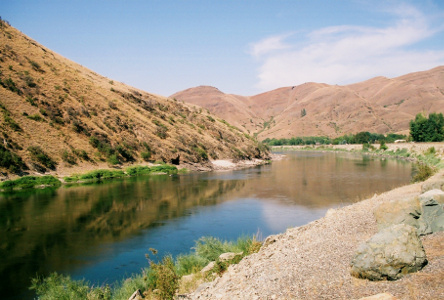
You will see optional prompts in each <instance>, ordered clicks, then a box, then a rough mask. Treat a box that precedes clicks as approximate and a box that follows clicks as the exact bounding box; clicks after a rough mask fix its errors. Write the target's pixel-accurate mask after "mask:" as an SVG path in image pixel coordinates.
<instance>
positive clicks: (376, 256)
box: [351, 224, 427, 280]
mask: <svg viewBox="0 0 444 300" xmlns="http://www.w3.org/2000/svg"><path fill="white" fill-rule="evenodd" d="M426 264H427V259H426V255H425V252H424V248H423V246H422V243H421V240H420V239H419V237H418V234H417V232H416V229H415V228H414V227H412V226H409V225H404V224H398V225H393V226H391V227H389V228H386V229H383V230H382V231H380V232H379V233H377V234H375V235H374V236H373V237H372V238H371V239H370V240H368V241H367V242H366V243H363V244H361V245H360V246H359V248H358V250H357V252H356V254H355V257H354V258H353V260H352V262H351V266H352V268H351V275H353V276H355V277H358V278H366V279H369V280H383V279H388V280H396V279H399V278H401V277H402V276H404V275H405V274H407V273H412V272H416V271H418V270H420V269H422V267H423V266H425V265H426Z"/></svg>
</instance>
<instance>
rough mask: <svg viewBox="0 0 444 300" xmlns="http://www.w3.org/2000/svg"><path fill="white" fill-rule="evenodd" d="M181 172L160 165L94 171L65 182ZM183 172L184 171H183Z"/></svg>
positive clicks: (169, 166)
mask: <svg viewBox="0 0 444 300" xmlns="http://www.w3.org/2000/svg"><path fill="white" fill-rule="evenodd" d="M178 172H179V170H178V169H177V168H176V167H175V166H172V165H159V166H152V167H148V166H132V167H128V168H126V169H125V170H124V171H123V170H108V169H103V170H94V171H91V172H88V173H85V174H76V175H72V176H68V177H64V178H63V180H64V181H65V182H67V183H78V182H95V181H100V180H104V179H113V178H123V177H130V176H140V175H149V174H177V173H178ZM181 172H183V171H181Z"/></svg>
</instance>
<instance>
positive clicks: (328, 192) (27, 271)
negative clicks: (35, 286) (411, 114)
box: [0, 152, 412, 299]
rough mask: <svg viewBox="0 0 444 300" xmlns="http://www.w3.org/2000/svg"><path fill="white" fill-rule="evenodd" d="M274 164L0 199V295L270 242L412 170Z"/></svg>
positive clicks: (355, 163)
mask: <svg viewBox="0 0 444 300" xmlns="http://www.w3.org/2000/svg"><path fill="white" fill-rule="evenodd" d="M285 154H286V157H285V158H284V159H283V160H281V161H275V162H273V163H272V164H271V165H266V166H260V167H255V168H250V169H244V170H238V171H225V172H210V173H203V174H188V175H181V176H172V177H170V176H145V177H136V178H128V179H124V180H116V181H110V182H104V183H100V184H91V185H82V186H71V187H66V186H64V187H61V188H58V189H43V190H32V191H26V192H15V193H9V194H8V193H3V194H1V193H0V295H1V298H2V299H26V298H28V299H32V297H33V294H32V293H30V292H28V291H27V287H28V286H29V285H30V278H31V277H35V276H36V274H39V275H43V276H44V275H48V274H49V273H51V272H54V271H57V272H58V273H63V274H69V275H71V277H73V278H75V279H80V278H86V279H87V280H89V281H92V282H94V283H97V284H103V283H112V282H114V281H116V280H120V279H122V278H123V277H124V276H125V275H129V274H131V273H135V272H139V271H140V270H141V269H142V268H144V267H146V266H147V264H148V263H147V260H146V259H145V254H146V253H148V249H149V248H155V249H157V250H159V256H162V255H163V254H166V253H171V254H173V255H176V254H179V253H188V252H189V251H190V249H191V247H193V245H194V241H195V240H197V239H198V238H200V237H202V236H205V235H211V236H216V237H219V238H222V239H227V240H234V239H237V238H238V237H239V236H241V235H250V236H251V235H253V234H256V233H257V232H259V233H260V235H262V236H263V237H266V236H268V235H270V234H276V233H280V232H283V231H285V230H286V229H287V228H289V227H292V226H300V225H304V224H307V223H308V222H310V221H313V220H315V219H318V218H320V217H322V216H323V215H324V214H325V212H326V210H327V209H329V208H331V207H338V206H343V205H347V204H349V203H352V202H356V201H358V200H361V199H365V198H366V197H369V196H373V194H374V193H381V192H383V191H387V190H390V189H392V188H394V187H398V186H401V185H404V184H407V183H408V182H409V181H410V178H411V173H412V165H411V164H410V163H407V162H404V161H395V160H387V159H385V160H381V159H379V158H372V157H366V156H360V155H351V154H347V153H321V152H286V153H285Z"/></svg>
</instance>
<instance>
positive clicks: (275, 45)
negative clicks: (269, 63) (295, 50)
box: [250, 33, 291, 58]
mask: <svg viewBox="0 0 444 300" xmlns="http://www.w3.org/2000/svg"><path fill="white" fill-rule="evenodd" d="M289 36H291V34H289V33H287V34H281V35H277V36H272V37H268V38H266V39H263V40H261V41H259V42H257V43H254V44H252V45H251V49H250V54H251V55H253V56H254V57H256V58H258V57H260V56H263V55H265V54H268V53H270V52H273V51H276V50H282V49H287V48H289V47H290V45H287V44H286V43H284V42H283V41H284V40H285V39H286V38H287V37H289Z"/></svg>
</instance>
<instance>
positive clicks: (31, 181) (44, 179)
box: [0, 175, 61, 189]
mask: <svg viewBox="0 0 444 300" xmlns="http://www.w3.org/2000/svg"><path fill="white" fill-rule="evenodd" d="M42 185H43V186H49V187H57V186H60V185H61V182H60V180H58V179H57V178H55V177H54V176H51V175H46V176H24V177H20V178H18V179H16V180H8V181H4V182H2V183H0V188H3V189H29V188H34V187H37V186H42Z"/></svg>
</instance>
